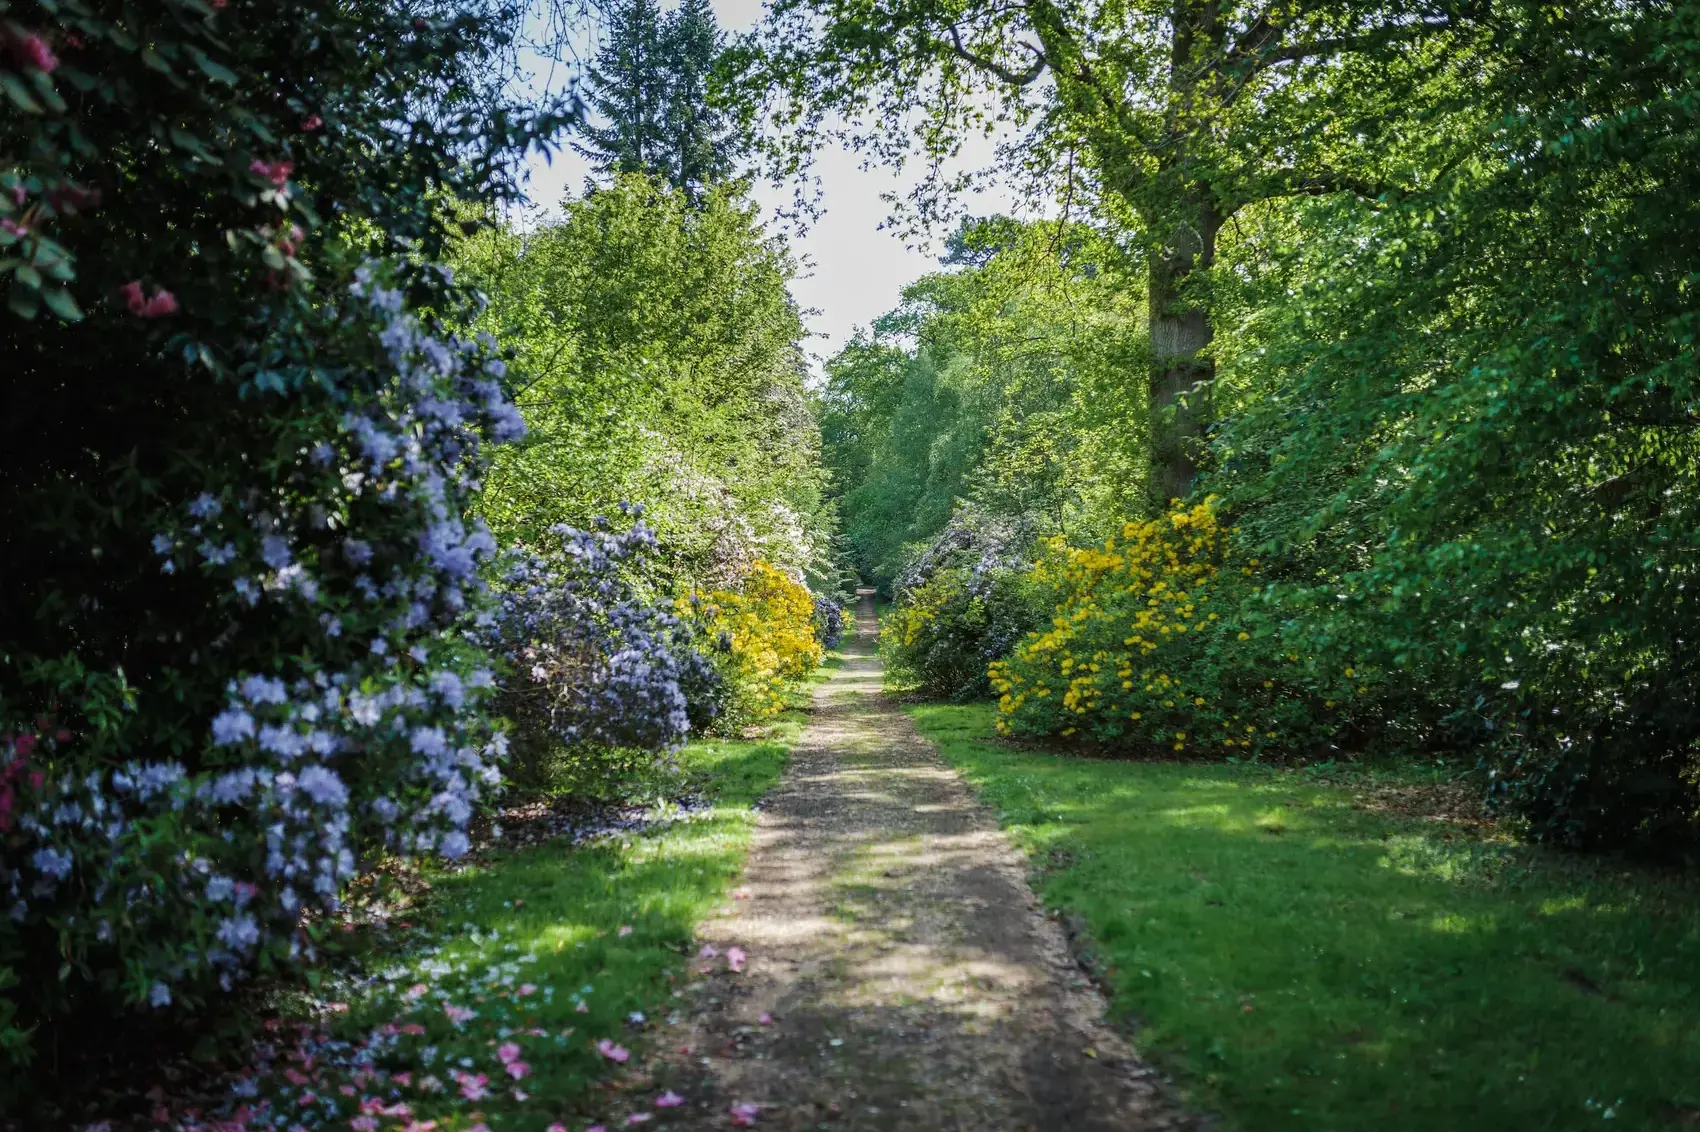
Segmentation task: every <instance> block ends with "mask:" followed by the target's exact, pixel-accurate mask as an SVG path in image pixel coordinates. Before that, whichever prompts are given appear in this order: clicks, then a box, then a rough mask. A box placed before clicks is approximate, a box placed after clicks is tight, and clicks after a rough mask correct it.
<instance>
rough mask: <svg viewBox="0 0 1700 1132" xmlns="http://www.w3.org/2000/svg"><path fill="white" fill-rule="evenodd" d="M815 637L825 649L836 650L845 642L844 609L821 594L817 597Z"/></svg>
mask: <svg viewBox="0 0 1700 1132" xmlns="http://www.w3.org/2000/svg"><path fill="white" fill-rule="evenodd" d="M815 637H816V638H818V639H819V641H820V644H821V648H823V649H835V648H837V647H838V646H839V645H840V644H841V643H843V641H844V607H843V606H842V605H840V604H838V602H836V601H834V600H833V599H832V598H830V597H823V596H821V595H820V594H816V595H815Z"/></svg>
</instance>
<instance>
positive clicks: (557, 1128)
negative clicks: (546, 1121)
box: [543, 1121, 567, 1132]
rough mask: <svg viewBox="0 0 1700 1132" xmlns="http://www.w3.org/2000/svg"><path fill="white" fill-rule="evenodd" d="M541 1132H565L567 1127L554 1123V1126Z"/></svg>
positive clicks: (557, 1122)
mask: <svg viewBox="0 0 1700 1132" xmlns="http://www.w3.org/2000/svg"><path fill="white" fill-rule="evenodd" d="M543 1132H567V1126H566V1125H565V1124H562V1123H561V1122H560V1121H556V1122H555V1123H554V1124H551V1125H549V1127H547V1128H545V1129H544V1130H543Z"/></svg>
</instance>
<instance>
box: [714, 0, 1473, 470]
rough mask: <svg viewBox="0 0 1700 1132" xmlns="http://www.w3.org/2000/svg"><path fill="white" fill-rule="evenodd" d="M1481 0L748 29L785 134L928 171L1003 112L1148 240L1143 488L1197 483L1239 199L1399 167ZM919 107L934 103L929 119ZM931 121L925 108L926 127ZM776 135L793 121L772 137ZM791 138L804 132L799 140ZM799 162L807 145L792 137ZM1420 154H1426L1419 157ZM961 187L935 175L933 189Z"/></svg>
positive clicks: (962, 8) (942, 11) (1047, 165)
mask: <svg viewBox="0 0 1700 1132" xmlns="http://www.w3.org/2000/svg"><path fill="white" fill-rule="evenodd" d="M1486 7H1487V5H1486V4H1485V3H1478V2H1476V0H1326V2H1314V0H1313V2H1301V0H1256V2H1252V3H1235V2H1233V0H1120V2H1115V3H1111V2H1107V0H1090V2H1083V3H1073V2H1070V3H1064V2H1060V0H1027V2H1025V3H1019V4H1006V3H1002V2H1001V0H1000V2H993V0H967V2H964V0H777V2H776V3H775V4H774V7H773V9H772V11H771V13H770V15H769V18H768V21H767V23H766V25H765V27H764V29H763V30H762V31H761V32H760V33H758V35H757V37H755V38H754V39H752V40H751V41H750V43H749V44H748V45H747V48H748V60H747V61H748V63H749V64H750V66H751V69H752V72H753V74H754V75H757V76H759V78H760V79H761V84H760V87H759V89H767V90H771V91H773V92H774V93H773V94H772V95H771V96H770V98H771V100H772V106H773V107H774V114H775V120H776V122H777V124H778V126H779V129H778V130H776V131H775V136H776V137H780V138H797V137H801V138H810V137H812V136H814V135H816V134H817V133H819V132H820V131H822V130H824V129H826V128H828V124H829V123H831V122H834V121H840V120H842V121H848V122H850V123H851V125H850V126H849V127H847V130H848V132H849V133H850V135H851V137H852V138H853V139H854V140H855V141H857V142H859V143H860V144H862V145H863V146H865V147H866V148H868V149H870V150H872V151H873V152H875V153H876V154H879V155H881V156H883V157H886V158H888V159H891V160H894V161H901V160H902V159H903V158H904V157H906V156H909V155H910V154H911V153H912V151H913V149H914V148H915V147H916V146H917V145H918V146H919V147H920V149H921V150H922V151H923V155H924V156H925V157H926V158H928V159H929V162H930V164H931V165H932V167H933V168H934V169H938V168H941V167H942V163H941V160H940V159H943V158H948V157H950V156H951V155H953V154H955V153H957V152H959V150H960V146H961V143H962V139H963V138H964V137H966V136H968V135H969V134H970V133H973V132H977V131H983V130H985V129H987V128H989V127H990V126H991V125H992V124H993V123H994V122H995V121H1005V122H1011V123H1014V124H1016V125H1018V126H1021V127H1024V128H1026V130H1027V132H1026V134H1025V142H1024V144H1023V145H1021V146H1018V147H1015V151H1014V152H1016V153H1017V154H1018V159H1020V160H1022V161H1023V162H1024V163H1025V168H1026V169H1027V170H1028V171H1031V170H1032V169H1033V168H1034V167H1038V168H1039V169H1040V170H1041V171H1046V172H1051V173H1060V174H1061V175H1062V176H1063V177H1064V178H1065V179H1066V181H1067V186H1068V189H1069V190H1070V195H1071V196H1074V195H1087V196H1089V197H1091V198H1092V199H1093V200H1094V201H1095V203H1096V204H1097V205H1098V206H1099V207H1100V208H1101V209H1102V210H1104V211H1105V212H1106V213H1107V214H1110V215H1113V216H1117V217H1118V218H1120V219H1122V220H1123V221H1125V222H1126V223H1127V224H1128V226H1129V227H1131V228H1133V229H1134V230H1135V231H1136V233H1137V237H1138V241H1137V242H1138V243H1140V244H1142V245H1143V250H1144V252H1145V254H1146V256H1147V269H1148V288H1149V294H1148V299H1149V313H1148V318H1149V330H1150V340H1151V352H1152V362H1151V365H1150V369H1149V374H1148V379H1147V384H1146V389H1145V390H1144V394H1145V396H1146V398H1147V399H1148V400H1149V404H1150V407H1151V410H1152V412H1151V413H1150V421H1151V435H1150V447H1151V466H1150V485H1149V486H1150V494H1151V496H1152V497H1153V499H1154V501H1156V502H1159V503H1160V502H1164V501H1166V500H1167V499H1168V498H1170V497H1174V496H1181V495H1185V494H1186V493H1187V492H1188V491H1189V489H1190V488H1191V487H1192V485H1193V482H1194V479H1195V477H1196V474H1197V472H1198V469H1199V463H1200V460H1201V458H1202V456H1203V451H1204V445H1203V435H1204V430H1205V427H1206V425H1207V424H1208V421H1209V406H1208V393H1209V388H1210V383H1211V381H1212V379H1213V377H1214V366H1213V363H1212V361H1211V360H1210V356H1209V351H1208V347H1209V346H1210V344H1211V340H1212V338H1213V333H1214V328H1213V325H1212V322H1211V317H1210V313H1209V307H1208V303H1207V300H1206V298H1205V296H1204V294H1203V282H1204V278H1203V277H1204V276H1205V275H1207V272H1208V269H1209V268H1210V267H1211V265H1212V264H1213V262H1214V260H1215V255H1216V244H1217V237H1218V235H1219V233H1220V232H1221V231H1222V229H1223V226H1224V225H1225V224H1227V223H1229V221H1230V220H1231V219H1232V218H1233V217H1234V216H1235V214H1236V213H1238V212H1239V211H1240V210H1241V209H1243V208H1245V207H1246V206H1247V205H1250V204H1253V203H1255V202H1257V201H1261V200H1267V199H1271V198H1275V197H1282V196H1295V195H1325V194H1334V193H1357V194H1361V195H1365V196H1369V197H1375V196H1378V195H1380V194H1381V193H1383V192H1384V191H1386V190H1388V189H1389V188H1393V187H1397V186H1398V185H1399V176H1398V174H1400V173H1401V171H1402V170H1403V169H1404V168H1406V167H1407V166H1406V165H1402V164H1401V159H1402V158H1405V157H1408V156H1409V154H1410V152H1411V151H1412V149H1413V148H1414V146H1415V145H1416V143H1415V142H1413V141H1412V140H1410V139H1411V137H1412V136H1413V135H1412V134H1411V133H1410V132H1408V131H1406V130H1404V129H1402V127H1403V126H1405V125H1407V124H1409V123H1410V122H1411V121H1412V119H1413V116H1414V115H1417V114H1422V113H1425V112H1432V110H1433V108H1434V107H1435V106H1436V104H1437V103H1438V102H1439V101H1441V100H1443V99H1444V98H1446V97H1452V98H1455V99H1458V100H1460V101H1464V100H1467V94H1468V88H1469V86H1470V82H1471V75H1472V72H1471V69H1470V67H1469V66H1468V65H1467V64H1468V60H1469V56H1470V53H1469V52H1468V51H1467V50H1466V47H1467V45H1468V43H1469V41H1470V39H1471V37H1472V36H1474V35H1475V34H1477V32H1478V28H1477V23H1476V20H1477V19H1478V17H1479V16H1480V15H1481V13H1482V10H1484V9H1485V8H1486ZM918 116H919V118H918ZM917 121H919V125H920V128H917ZM776 144H777V145H778V146H779V148H781V149H783V148H784V147H785V145H786V144H787V143H786V142H785V141H780V142H778V143H776ZM790 144H791V145H793V146H794V145H796V144H798V143H795V142H792V143H790ZM784 156H788V157H789V158H790V159H792V160H793V161H794V160H795V158H796V150H795V149H794V148H793V149H791V151H790V152H789V154H785V155H784ZM1410 164H1414V163H1410ZM941 188H944V189H948V188H949V186H948V185H946V184H944V183H943V182H942V181H940V180H939V179H937V178H934V179H930V180H929V181H928V182H926V183H925V184H924V186H923V189H922V190H921V195H920V203H921V204H922V206H923V208H925V207H927V206H929V205H930V203H931V202H932V201H933V200H936V196H929V195H928V194H930V193H934V192H936V191H937V190H939V189H941Z"/></svg>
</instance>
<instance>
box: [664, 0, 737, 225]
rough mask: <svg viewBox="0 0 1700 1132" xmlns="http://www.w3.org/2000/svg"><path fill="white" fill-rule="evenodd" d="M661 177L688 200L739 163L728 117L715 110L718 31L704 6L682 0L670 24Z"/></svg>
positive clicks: (697, 0)
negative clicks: (713, 81) (713, 83)
mask: <svg viewBox="0 0 1700 1132" xmlns="http://www.w3.org/2000/svg"><path fill="white" fill-rule="evenodd" d="M663 40H664V43H665V49H666V55H667V71H668V78H669V80H670V81H669V85H668V90H667V109H666V115H665V118H666V123H665V125H666V130H667V139H668V146H669V153H668V158H669V161H668V166H669V167H668V168H667V169H666V170H665V175H666V177H667V179H668V180H670V181H671V182H672V183H673V185H674V187H675V188H677V189H679V190H681V191H682V192H683V193H684V194H685V195H686V196H687V197H688V198H690V199H691V200H693V201H695V200H699V199H701V196H702V191H703V189H704V187H706V186H708V185H711V184H713V183H715V182H716V181H721V180H724V179H726V178H727V177H728V176H730V175H731V173H732V167H733V164H734V162H735V161H736V158H737V151H736V142H735V140H734V138H733V135H732V131H731V129H730V128H729V126H728V123H727V120H726V114H725V112H724V111H723V110H721V109H720V108H719V107H717V106H715V105H714V102H713V100H712V98H711V95H710V91H709V80H710V78H711V76H712V74H713V71H714V68H715V67H716V65H718V63H719V61H720V53H721V44H720V29H719V26H718V25H717V24H716V23H715V21H714V11H713V10H712V9H711V8H710V7H709V5H708V0H684V3H682V4H680V5H679V7H678V9H677V10H676V11H675V12H674V13H673V14H672V15H671V16H670V17H669V18H668V20H667V24H666V28H665V30H664V36H663Z"/></svg>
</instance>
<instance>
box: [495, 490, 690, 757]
mask: <svg viewBox="0 0 1700 1132" xmlns="http://www.w3.org/2000/svg"><path fill="white" fill-rule="evenodd" d="M626 510H627V511H628V513H632V514H637V513H640V511H641V509H639V508H627V509H626ZM553 533H554V534H555V535H557V536H558V537H559V539H560V546H559V549H558V550H554V551H551V552H548V553H541V554H540V553H532V552H525V553H516V554H515V555H514V558H513V560H512V561H511V563H510V564H509V568H508V570H507V572H506V575H505V579H504V583H503V586H502V590H501V594H500V599H501V615H500V617H499V618H498V621H497V626H496V633H495V641H494V644H495V647H496V648H497V649H499V650H500V651H501V653H502V655H504V656H505V657H506V658H507V660H508V661H509V663H510V664H511V665H512V666H513V675H512V677H511V678H510V679H509V681H508V684H507V687H506V688H505V689H504V694H503V706H504V708H506V709H507V712H506V713H507V714H508V715H509V716H510V718H512V719H514V720H515V724H516V730H517V731H518V732H519V733H520V735H521V737H523V738H525V739H527V740H530V741H533V742H551V741H552V742H555V743H565V744H580V743H584V744H594V745H599V746H604V747H616V748H628V749H629V748H635V749H639V750H649V751H666V750H670V749H672V748H674V747H676V746H678V744H680V743H681V742H683V741H684V738H685V736H686V734H687V733H688V732H689V731H690V730H691V728H692V716H693V714H694V715H696V716H697V718H698V720H699V721H701V722H706V720H705V719H703V712H704V710H709V711H711V710H712V709H711V708H706V709H705V706H704V705H711V704H712V703H713V702H714V691H715V689H716V687H717V684H718V677H717V675H716V674H715V671H714V668H713V666H712V665H711V664H710V663H709V661H708V659H707V658H706V657H704V656H703V655H702V654H701V653H700V652H698V651H697V649H696V648H695V647H694V643H693V639H692V634H691V631H690V629H689V628H688V627H687V626H686V625H685V624H684V623H683V622H681V621H680V620H679V619H678V618H677V617H675V616H674V615H673V614H672V613H671V612H670V611H669V610H668V609H667V608H666V607H665V606H663V605H661V604H659V603H657V602H655V601H651V600H646V599H645V598H644V597H643V596H642V595H641V594H640V592H639V590H638V586H637V580H638V579H639V578H641V576H642V571H643V567H644V564H645V561H646V559H647V558H648V556H649V555H651V554H653V553H654V551H655V549H656V541H655V536H654V535H653V534H652V533H651V532H650V531H649V529H648V528H647V527H645V526H644V525H643V524H642V523H641V522H639V523H637V524H636V525H634V526H633V527H632V528H631V529H630V530H629V531H626V532H624V533H615V532H613V531H611V530H610V529H609V525H608V523H607V522H606V521H605V520H600V519H599V520H598V521H597V522H596V524H595V526H594V528H593V529H591V530H579V529H576V528H573V527H565V526H562V527H556V528H554V531H553Z"/></svg>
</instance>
